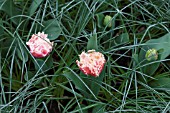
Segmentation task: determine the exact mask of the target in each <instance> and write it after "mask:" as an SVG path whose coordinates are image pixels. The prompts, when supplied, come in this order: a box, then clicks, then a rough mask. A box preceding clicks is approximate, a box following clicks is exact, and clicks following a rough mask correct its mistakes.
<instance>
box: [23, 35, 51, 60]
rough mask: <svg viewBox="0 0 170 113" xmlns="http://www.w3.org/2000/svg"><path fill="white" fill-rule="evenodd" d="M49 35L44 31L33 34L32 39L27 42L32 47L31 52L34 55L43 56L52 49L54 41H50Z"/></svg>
mask: <svg viewBox="0 0 170 113" xmlns="http://www.w3.org/2000/svg"><path fill="white" fill-rule="evenodd" d="M47 36H48V35H47V34H44V32H42V33H40V32H38V34H33V35H32V37H31V39H30V40H29V41H28V42H26V44H27V45H28V46H29V48H30V53H31V54H32V55H33V56H34V57H36V58H42V57H45V56H47V55H48V54H49V53H50V52H51V51H52V46H53V42H50V40H49V39H48V38H47Z"/></svg>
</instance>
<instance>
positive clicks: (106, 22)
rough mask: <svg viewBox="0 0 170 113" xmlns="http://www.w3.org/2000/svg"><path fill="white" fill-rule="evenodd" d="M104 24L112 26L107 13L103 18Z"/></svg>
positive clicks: (110, 18)
mask: <svg viewBox="0 0 170 113" xmlns="http://www.w3.org/2000/svg"><path fill="white" fill-rule="evenodd" d="M103 24H104V25H105V26H108V27H112V17H111V16H109V15H106V16H105V18H104V23H103Z"/></svg>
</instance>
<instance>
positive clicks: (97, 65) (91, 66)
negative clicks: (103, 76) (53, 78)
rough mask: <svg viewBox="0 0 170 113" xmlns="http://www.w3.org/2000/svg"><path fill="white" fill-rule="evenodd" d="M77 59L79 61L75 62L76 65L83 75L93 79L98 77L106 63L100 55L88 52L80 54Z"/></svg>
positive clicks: (91, 51)
mask: <svg viewBox="0 0 170 113" xmlns="http://www.w3.org/2000/svg"><path fill="white" fill-rule="evenodd" d="M79 57H80V61H78V60H76V63H77V65H78V67H79V68H80V70H81V71H82V72H83V73H84V74H86V75H91V76H94V77H97V76H99V74H100V73H101V72H102V70H103V67H104V64H105V62H106V60H105V58H104V55H103V54H102V53H100V52H96V51H95V50H89V51H88V52H87V53H85V52H82V53H81V54H80V55H79Z"/></svg>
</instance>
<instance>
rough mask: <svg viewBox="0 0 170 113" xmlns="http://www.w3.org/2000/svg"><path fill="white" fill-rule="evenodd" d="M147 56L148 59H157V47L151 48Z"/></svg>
mask: <svg viewBox="0 0 170 113" xmlns="http://www.w3.org/2000/svg"><path fill="white" fill-rule="evenodd" d="M145 58H146V60H147V61H155V60H157V59H158V52H157V50H156V49H149V50H148V51H147V52H146V55H145Z"/></svg>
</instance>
